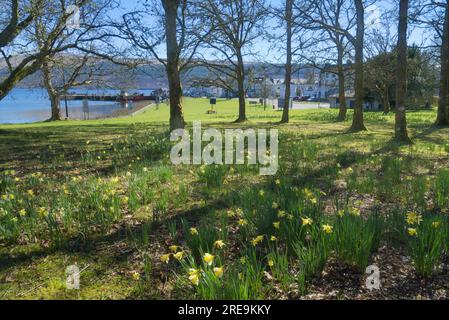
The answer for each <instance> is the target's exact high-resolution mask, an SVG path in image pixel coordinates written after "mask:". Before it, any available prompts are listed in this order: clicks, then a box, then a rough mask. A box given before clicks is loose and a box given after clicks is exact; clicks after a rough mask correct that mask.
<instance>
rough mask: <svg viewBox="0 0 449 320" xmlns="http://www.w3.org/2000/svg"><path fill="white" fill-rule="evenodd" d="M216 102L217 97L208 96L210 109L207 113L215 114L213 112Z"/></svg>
mask: <svg viewBox="0 0 449 320" xmlns="http://www.w3.org/2000/svg"><path fill="white" fill-rule="evenodd" d="M216 104H217V98H215V97H212V98H210V110H209V111H208V112H207V113H208V114H215V113H217V112H216V111H215V110H214V106H215V105H216Z"/></svg>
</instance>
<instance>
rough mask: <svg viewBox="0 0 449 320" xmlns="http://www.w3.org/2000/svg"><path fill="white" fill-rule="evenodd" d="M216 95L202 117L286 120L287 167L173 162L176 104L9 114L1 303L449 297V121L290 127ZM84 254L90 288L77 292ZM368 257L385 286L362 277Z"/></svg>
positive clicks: (3, 148)
mask: <svg viewBox="0 0 449 320" xmlns="http://www.w3.org/2000/svg"><path fill="white" fill-rule="evenodd" d="M209 107H210V106H209V102H208V100H206V99H185V101H184V114H185V119H186V121H187V123H188V125H189V126H190V125H191V123H192V121H195V120H201V121H202V122H203V127H204V128H207V127H214V128H218V129H224V128H236V127H242V128H249V127H251V128H276V129H279V130H280V139H279V149H280V168H279V172H278V174H277V175H276V176H274V177H261V176H259V175H258V172H259V171H258V168H257V167H256V166H249V165H244V166H224V167H221V166H220V167H217V166H207V167H204V166H193V165H192V166H173V165H172V164H171V163H170V161H169V159H168V155H169V152H170V148H171V143H170V142H169V141H168V139H167V137H168V135H167V123H168V115H169V108H168V106H167V105H165V104H161V105H160V106H159V107H158V108H156V107H152V108H149V109H148V110H146V111H145V112H143V113H141V114H138V115H136V116H134V117H125V118H118V119H106V120H92V121H61V122H55V123H35V124H24V125H0V152H1V153H0V168H1V173H0V197H1V198H0V299H155V298H157V299H172V298H181V299H182V298H188V299H190V298H192V297H195V298H198V299H218V298H222V299H262V298H273V299H287V298H292V299H299V298H305V299H315V298H320V297H328V298H329V297H330V298H338V299H339V298H342V299H367V298H374V299H376V298H378V299H382V298H412V299H413V298H429V299H436V298H448V297H449V292H448V290H449V280H448V279H449V277H448V269H449V268H448V265H447V262H448V259H447V253H448V251H449V235H448V234H449V232H448V230H449V229H448V220H447V219H448V217H447V214H448V213H449V211H448V207H449V171H448V166H449V156H448V153H449V144H448V139H447V138H448V136H449V128H434V127H432V123H433V122H434V121H435V118H436V112H435V111H433V110H432V111H412V112H409V113H408V114H407V117H408V121H409V129H410V136H411V137H412V139H413V141H414V144H413V145H412V146H401V145H397V144H395V143H393V142H392V141H391V138H392V135H393V130H394V114H390V115H387V116H385V115H382V114H381V113H375V112H368V113H365V119H366V125H367V127H368V129H369V131H367V132H362V133H357V134H350V133H347V129H348V128H349V126H350V118H351V116H352V114H351V113H350V114H349V115H348V120H347V121H346V122H336V121H335V118H336V116H337V112H338V111H337V110H293V111H292V113H291V120H292V121H291V123H290V124H288V125H279V124H278V121H279V119H280V117H281V112H279V111H276V110H271V109H267V110H264V109H263V107H261V106H256V107H254V106H249V107H248V119H249V122H248V123H245V124H243V125H237V124H234V123H232V122H233V120H235V119H236V118H237V112H238V103H237V101H236V100H230V101H227V100H219V102H218V104H217V106H216V107H215V109H216V111H217V114H214V115H208V114H206V112H207V110H208V109H209ZM217 241H218V242H217ZM222 244H224V245H223V246H222ZM429 248H431V250H430V249H429ZM206 253H209V254H210V256H209V255H205V254H206ZM212 257H213V258H212ZM204 258H206V261H204ZM167 260H168V261H167ZM208 262H210V263H211V265H210V266H209V264H208ZM74 264H76V265H78V266H79V268H80V269H81V270H83V272H82V274H81V288H80V290H67V288H66V285H65V281H66V268H67V267H68V266H70V265H74ZM370 264H376V265H377V266H378V267H379V268H380V269H381V272H382V277H383V278H382V289H381V290H379V291H376V290H375V291H369V290H368V289H366V287H364V284H365V277H366V275H365V268H366V267H367V266H368V265H370ZM387 271H388V272H387ZM343 275H344V276H343ZM423 279H426V281H422V280H423Z"/></svg>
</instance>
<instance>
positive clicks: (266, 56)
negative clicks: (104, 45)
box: [115, 0, 424, 62]
mask: <svg viewBox="0 0 449 320" xmlns="http://www.w3.org/2000/svg"><path fill="white" fill-rule="evenodd" d="M120 2H121V6H122V9H123V10H125V11H127V10H132V9H133V8H135V7H136V5H138V3H139V2H141V1H140V0H127V1H125V0H121V1H120ZM267 2H268V3H270V4H271V5H273V6H281V5H282V4H283V3H284V0H267ZM395 2H396V1H391V0H378V1H376V3H375V4H374V5H373V6H371V7H369V8H367V10H366V11H367V16H369V17H367V20H371V19H373V17H374V19H376V17H379V16H380V15H382V14H383V12H385V11H386V10H392V9H393V10H394V9H395V8H394V5H395ZM115 14H117V15H119V13H118V12H117V13H115ZM375 26H377V27H381V25H380V24H377V25H375ZM269 27H270V26H268V28H269ZM395 29H396V23H391V32H392V33H393V34H394V33H395V32H396V30H395ZM423 37H424V35H423V31H422V30H415V31H412V32H411V35H410V38H409V43H410V44H412V43H421V42H422V39H423ZM270 47H271V44H270V43H268V42H267V41H266V40H263V39H261V40H260V41H258V42H257V43H255V44H254V46H253V48H252V50H253V51H256V52H258V53H259V54H258V56H259V57H253V58H250V59H251V60H260V59H263V60H267V61H269V62H277V61H279V59H281V58H282V53H281V52H279V50H276V49H273V48H270ZM160 51H161V52H160V53H161V55H162V56H163V55H164V49H163V47H162V48H161V50H160Z"/></svg>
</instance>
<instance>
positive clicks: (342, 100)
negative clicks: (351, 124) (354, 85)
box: [337, 45, 348, 121]
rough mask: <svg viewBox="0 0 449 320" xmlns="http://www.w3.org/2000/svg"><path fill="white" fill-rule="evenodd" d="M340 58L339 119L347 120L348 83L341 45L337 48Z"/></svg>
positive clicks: (338, 60)
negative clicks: (346, 83)
mask: <svg viewBox="0 0 449 320" xmlns="http://www.w3.org/2000/svg"><path fill="white" fill-rule="evenodd" d="M337 50H338V59H337V65H338V66H337V68H338V101H339V108H340V111H339V113H338V121H344V120H346V113H347V110H348V108H347V106H346V85H345V70H344V67H343V48H342V47H341V45H339V47H338V48H337Z"/></svg>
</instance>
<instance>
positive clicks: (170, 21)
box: [162, 0, 185, 131]
mask: <svg viewBox="0 0 449 320" xmlns="http://www.w3.org/2000/svg"><path fill="white" fill-rule="evenodd" d="M162 4H163V6H164V10H165V34H166V38H167V40H166V41H167V65H166V69H167V77H168V85H169V90H170V130H172V131H173V130H176V129H183V128H184V127H185V121H184V114H183V111H182V85H181V75H180V71H179V46H178V39H177V29H176V21H177V20H176V19H177V17H178V8H179V5H180V0H163V1H162Z"/></svg>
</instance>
